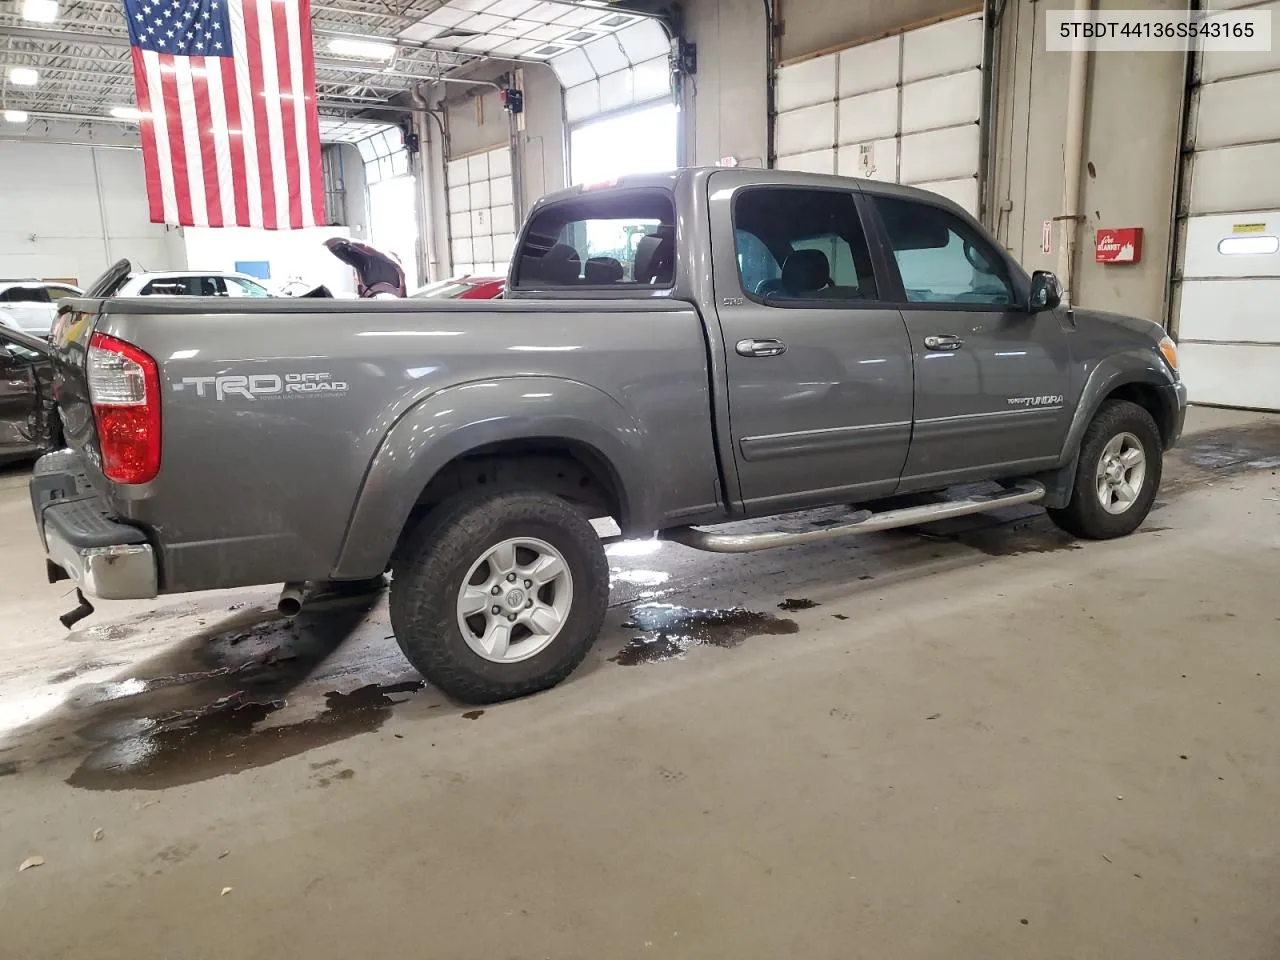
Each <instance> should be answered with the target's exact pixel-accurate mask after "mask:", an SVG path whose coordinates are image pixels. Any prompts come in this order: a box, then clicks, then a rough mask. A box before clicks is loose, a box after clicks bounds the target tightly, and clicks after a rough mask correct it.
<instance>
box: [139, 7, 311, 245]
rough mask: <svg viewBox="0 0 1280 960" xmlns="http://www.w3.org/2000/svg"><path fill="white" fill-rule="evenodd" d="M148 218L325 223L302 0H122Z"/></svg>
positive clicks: (218, 223) (196, 222)
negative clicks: (137, 118) (149, 208)
mask: <svg viewBox="0 0 1280 960" xmlns="http://www.w3.org/2000/svg"><path fill="white" fill-rule="evenodd" d="M124 10H125V16H126V18H127V19H128V21H129V41H130V43H131V44H132V48H133V50H132V53H133V77H134V83H135V85H136V87H137V97H138V109H139V110H140V111H141V112H142V119H141V127H142V157H143V163H144V167H145V170H146V177H147V197H148V199H149V201H150V205H151V220H152V222H153V223H169V224H177V225H179V226H200V227H204V226H208V227H224V226H242V227H265V228H266V229H268V230H277V229H281V230H282V229H288V228H299V227H309V226H314V225H315V224H317V223H323V222H324V186H323V183H322V174H321V167H320V129H319V124H318V121H317V116H316V71H315V54H314V52H313V49H312V43H311V5H310V2H309V0H124Z"/></svg>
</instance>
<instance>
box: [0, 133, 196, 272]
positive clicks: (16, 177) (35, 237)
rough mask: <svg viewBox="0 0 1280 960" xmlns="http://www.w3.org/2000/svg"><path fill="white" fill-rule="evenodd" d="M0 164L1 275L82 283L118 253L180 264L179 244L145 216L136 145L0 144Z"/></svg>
mask: <svg viewBox="0 0 1280 960" xmlns="http://www.w3.org/2000/svg"><path fill="white" fill-rule="evenodd" d="M0 170H2V171H4V176H2V177H0V277H64V278H67V279H74V280H76V281H78V282H79V283H80V284H88V283H89V282H90V281H92V280H93V279H94V278H95V277H97V276H98V274H100V273H101V272H102V271H103V270H105V269H106V268H107V267H108V266H110V265H111V263H112V262H113V261H115V260H118V259H119V258H121V257H128V258H129V259H130V260H132V261H133V262H134V263H136V264H141V265H143V266H145V267H146V268H147V269H150V270H167V269H170V268H172V267H178V268H180V267H182V266H183V264H182V263H180V262H176V261H175V256H174V254H175V253H176V249H177V248H180V247H181V244H180V243H178V244H176V246H175V244H174V243H172V242H171V241H170V234H169V233H167V232H166V230H165V228H164V227H163V226H161V225H159V224H153V223H150V222H149V221H148V215H147V209H148V208H147V194H146V178H145V177H144V175H143V170H142V152H141V151H140V150H128V149H109V148H106V147H89V146H77V145H70V144H60V143H40V142H29V143H24V142H21V141H8V142H0ZM175 236H176V234H175Z"/></svg>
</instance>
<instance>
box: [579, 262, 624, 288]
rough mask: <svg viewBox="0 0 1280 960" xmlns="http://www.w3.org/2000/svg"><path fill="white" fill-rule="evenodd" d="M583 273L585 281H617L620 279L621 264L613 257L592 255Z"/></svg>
mask: <svg viewBox="0 0 1280 960" xmlns="http://www.w3.org/2000/svg"><path fill="white" fill-rule="evenodd" d="M583 275H584V276H585V278H586V281H587V283H593V284H595V283H618V282H620V281H621V280H622V264H621V263H619V262H618V261H617V260H615V259H614V258H613V257H592V258H591V259H589V260H588V261H587V266H586V269H585V270H584V271H583Z"/></svg>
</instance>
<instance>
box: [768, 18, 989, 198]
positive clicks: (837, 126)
mask: <svg viewBox="0 0 1280 960" xmlns="http://www.w3.org/2000/svg"><path fill="white" fill-rule="evenodd" d="M982 45H983V30H982V15H981V14H969V15H966V16H962V17H957V18H955V19H952V20H946V21H944V22H942V23H938V24H934V25H932V26H928V27H921V28H918V29H916V30H908V31H906V32H904V33H901V34H898V35H896V36H892V37H887V38H885V39H883V40H876V41H873V42H871V43H865V44H861V45H859V46H855V47H850V48H849V49H848V50H844V51H841V52H839V53H833V54H828V55H826V56H822V57H817V58H815V59H812V60H806V61H804V62H801V63H797V64H794V65H791V66H785V67H782V68H780V69H779V70H778V78H777V80H778V82H777V110H778V116H777V127H776V130H777V141H776V142H777V152H778V166H779V167H781V168H783V169H787V170H806V171H809V172H813V173H838V174H840V175H842V176H852V177H865V178H868V179H872V180H885V181H889V182H892V183H905V184H912V185H914V186H919V187H923V188H925V189H927V190H933V191H935V192H936V193H940V194H943V195H944V196H947V197H950V198H951V199H952V200H954V201H956V202H957V203H959V204H960V205H961V206H962V207H964V208H965V209H966V210H968V211H969V212H970V213H973V214H975V215H976V214H977V212H978V195H979V194H978V178H979V165H980V152H979V144H980V143H981V132H980V129H979V126H980V121H981V117H982Z"/></svg>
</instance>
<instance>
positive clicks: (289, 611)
mask: <svg viewBox="0 0 1280 960" xmlns="http://www.w3.org/2000/svg"><path fill="white" fill-rule="evenodd" d="M305 587H306V584H305V583H286V584H285V585H284V589H283V590H281V591H280V599H279V600H278V601H276V609H277V610H279V611H280V615H281V616H282V617H284V618H286V619H288V620H292V619H293V618H294V617H296V616H297V615H298V614H299V613H301V612H302V594H303V590H304V589H305Z"/></svg>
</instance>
